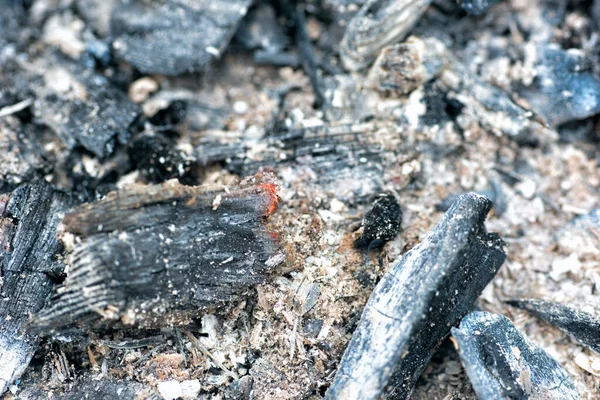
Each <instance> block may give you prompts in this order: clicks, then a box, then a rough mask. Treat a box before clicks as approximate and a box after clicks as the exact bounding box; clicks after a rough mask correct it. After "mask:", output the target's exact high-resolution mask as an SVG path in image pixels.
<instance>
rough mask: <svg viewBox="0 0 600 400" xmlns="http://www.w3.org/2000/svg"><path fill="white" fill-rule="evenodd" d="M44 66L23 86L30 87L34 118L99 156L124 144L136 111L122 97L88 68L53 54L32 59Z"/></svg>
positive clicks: (127, 99)
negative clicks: (33, 96) (41, 71)
mask: <svg viewBox="0 0 600 400" xmlns="http://www.w3.org/2000/svg"><path fill="white" fill-rule="evenodd" d="M36 62H39V64H40V65H36V67H39V68H44V69H46V70H45V72H44V74H43V75H41V76H36V77H33V78H32V80H31V82H29V83H28V85H27V87H28V88H29V89H31V90H32V91H33V93H34V94H35V96H36V100H35V101H34V103H33V113H34V116H35V118H36V119H37V120H38V121H40V122H43V123H44V124H46V125H48V126H49V127H50V128H52V129H53V130H54V131H55V132H56V134H57V135H58V136H59V137H60V138H61V139H62V141H63V142H64V143H65V144H66V145H67V146H68V147H69V148H71V149H72V148H75V147H76V146H82V147H83V148H85V149H86V150H88V151H90V152H91V153H93V154H94V155H95V156H97V157H99V158H103V157H106V156H108V155H110V154H111V153H112V152H113V150H114V148H115V146H116V144H117V142H121V143H125V142H126V141H127V139H128V137H129V132H128V128H129V126H130V125H131V124H132V123H133V122H134V120H135V119H136V118H137V117H138V115H139V114H140V109H139V107H138V106H137V105H136V104H134V103H132V102H131V101H130V100H129V98H128V97H127V95H126V94H125V93H123V92H122V91H120V90H119V89H118V88H116V87H115V86H113V85H112V84H111V83H110V82H109V81H108V80H107V79H106V78H104V77H103V76H101V75H99V74H97V73H95V72H94V71H93V70H89V69H86V68H84V67H83V66H82V65H79V64H77V63H75V62H73V61H70V60H67V59H65V58H63V57H61V56H58V55H54V54H46V55H45V57H44V59H42V58H40V59H39V60H36Z"/></svg>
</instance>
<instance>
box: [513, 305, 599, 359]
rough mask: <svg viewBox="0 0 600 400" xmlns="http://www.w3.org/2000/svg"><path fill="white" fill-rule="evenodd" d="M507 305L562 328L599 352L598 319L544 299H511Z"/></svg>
mask: <svg viewBox="0 0 600 400" xmlns="http://www.w3.org/2000/svg"><path fill="white" fill-rule="evenodd" d="M507 304H508V305H511V306H513V307H517V308H520V309H522V310H525V311H527V312H529V313H531V314H533V315H535V316H536V317H538V318H541V319H543V320H544V321H546V322H548V323H550V324H552V325H554V326H556V327H558V328H560V329H562V330H563V331H565V332H566V333H568V334H569V335H571V336H572V337H574V338H575V339H576V340H577V341H579V342H581V343H583V344H584V345H586V346H589V347H590V348H591V349H592V350H594V351H596V352H598V353H600V319H599V318H596V317H594V316H593V315H591V314H588V313H586V312H583V311H580V310H577V309H575V308H573V307H568V306H566V305H563V304H558V303H552V302H549V301H544V300H533V299H531V300H511V301H508V302H507Z"/></svg>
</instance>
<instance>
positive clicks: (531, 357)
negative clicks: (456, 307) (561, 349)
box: [452, 311, 580, 400]
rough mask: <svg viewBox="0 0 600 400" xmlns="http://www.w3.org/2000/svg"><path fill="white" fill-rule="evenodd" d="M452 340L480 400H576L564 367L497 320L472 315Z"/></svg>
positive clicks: (505, 322) (498, 317)
mask: <svg viewBox="0 0 600 400" xmlns="http://www.w3.org/2000/svg"><path fill="white" fill-rule="evenodd" d="M452 337H453V338H454V339H455V340H456V346H457V347H458V353H459V354H460V358H461V360H462V363H463V365H464V367H465V369H466V370H467V375H468V376H469V379H470V380H471V383H472V384H473V388H474V389H475V392H476V393H477V397H478V398H479V399H481V400H512V399H515V400H516V399H532V400H535V399H539V400H542V399H544V400H570V399H572V400H576V399H579V398H580V397H579V394H578V393H577V389H576V388H575V384H574V383H573V379H572V378H571V376H570V375H569V374H568V373H567V372H566V371H565V370H564V369H563V367H562V366H561V365H560V364H559V363H558V362H557V361H556V360H555V359H553V358H552V357H551V356H550V355H549V354H548V353H546V352H545V351H544V350H543V349H541V348H540V347H538V346H536V345H535V344H533V343H532V342H530V341H529V340H528V339H527V338H526V337H525V336H524V335H523V334H522V333H521V332H519V330H518V329H517V328H516V327H515V326H514V325H513V324H512V322H510V321H509V320H508V319H507V318H506V317H504V316H502V315H495V314H490V313H487V312H482V311H476V312H472V313H470V314H469V315H467V316H466V317H465V318H463V320H462V321H461V323H460V328H452Z"/></svg>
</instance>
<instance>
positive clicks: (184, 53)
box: [110, 0, 251, 75]
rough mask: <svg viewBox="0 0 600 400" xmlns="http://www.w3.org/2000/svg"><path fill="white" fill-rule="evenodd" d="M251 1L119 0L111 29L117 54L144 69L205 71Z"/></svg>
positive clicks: (166, 72)
mask: <svg viewBox="0 0 600 400" xmlns="http://www.w3.org/2000/svg"><path fill="white" fill-rule="evenodd" d="M250 3H251V1H250V0H217V1H214V0H199V1H195V2H187V1H179V0H160V1H153V2H146V1H143V0H129V1H125V0H120V1H119V2H118V4H117V5H115V7H114V8H113V11H112V15H111V20H110V33H111V36H112V37H113V38H114V42H113V48H114V51H115V53H116V55H117V56H118V57H120V58H122V59H124V60H125V61H127V62H128V63H130V64H131V65H133V66H134V67H135V68H137V69H138V70H139V71H140V72H142V73H146V74H155V73H156V74H164V75H181V74H184V73H190V72H198V71H202V70H203V69H204V68H205V67H206V65H207V64H208V63H210V62H211V61H212V60H213V59H214V58H219V57H220V55H221V54H223V52H224V51H225V49H226V47H227V45H228V44H229V41H230V40H231V38H232V37H233V35H234V33H235V30H236V28H237V26H238V24H239V23H240V21H241V19H242V18H243V17H244V15H246V12H247V10H248V7H249V6H250Z"/></svg>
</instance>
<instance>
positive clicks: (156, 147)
mask: <svg viewBox="0 0 600 400" xmlns="http://www.w3.org/2000/svg"><path fill="white" fill-rule="evenodd" d="M128 154H129V159H130V160H131V161H132V163H133V165H134V167H135V169H138V170H139V171H140V173H141V174H142V175H143V176H144V178H146V179H147V180H148V181H149V182H153V183H161V182H164V181H166V180H168V179H171V178H178V177H179V178H180V177H182V176H183V175H184V174H185V173H187V172H189V169H190V164H191V161H190V160H189V159H188V158H186V157H185V156H184V154H183V153H182V152H181V151H178V150H177V149H176V148H175V142H174V141H173V140H171V139H170V138H168V137H166V136H165V135H162V134H160V133H146V134H142V135H141V136H140V137H138V138H136V139H135V140H134V141H133V143H132V144H131V145H130V148H129V151H128Z"/></svg>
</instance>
